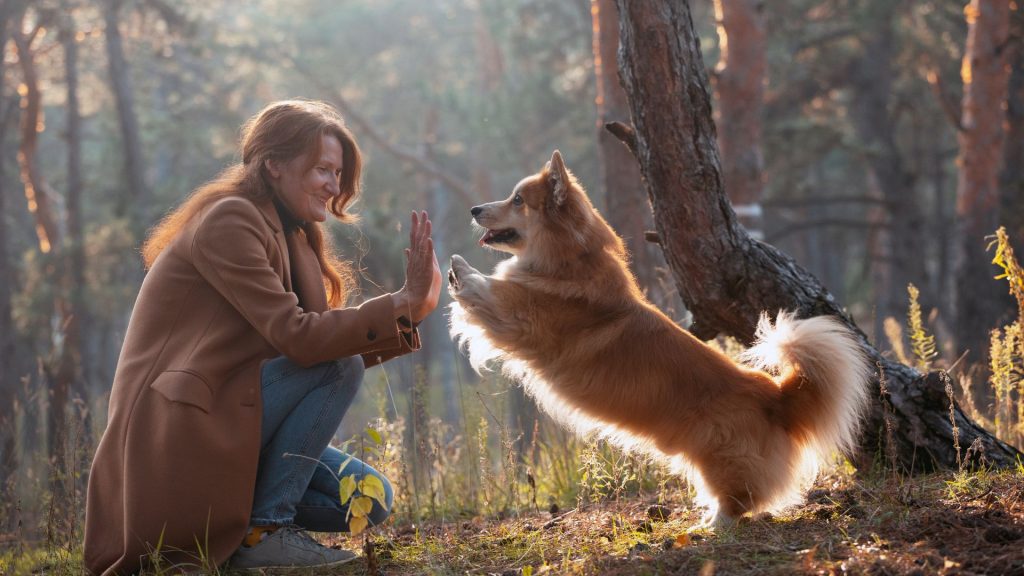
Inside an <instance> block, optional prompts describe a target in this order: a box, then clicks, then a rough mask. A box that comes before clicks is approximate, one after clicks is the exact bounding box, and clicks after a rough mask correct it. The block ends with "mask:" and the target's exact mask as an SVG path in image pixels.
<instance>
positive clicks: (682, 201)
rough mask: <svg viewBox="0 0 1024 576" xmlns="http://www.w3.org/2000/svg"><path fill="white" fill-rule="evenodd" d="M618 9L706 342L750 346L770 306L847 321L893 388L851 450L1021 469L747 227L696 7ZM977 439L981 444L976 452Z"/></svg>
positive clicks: (650, 176) (629, 87)
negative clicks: (732, 192)
mask: <svg viewBox="0 0 1024 576" xmlns="http://www.w3.org/2000/svg"><path fill="white" fill-rule="evenodd" d="M617 5H618V7H619V14H620V18H621V28H620V31H621V39H622V49H621V51H620V57H621V59H620V62H619V65H620V67H621V71H622V77H623V84H624V85H625V87H626V92H627V94H628V95H629V101H630V108H631V110H632V117H633V119H634V121H635V122H636V129H635V140H634V144H635V153H636V156H637V158H638V160H639V162H640V169H641V172H642V173H643V175H644V178H645V181H646V184H647V192H648V195H649V196H650V199H651V202H652V204H653V206H654V215H655V225H656V227H657V231H658V234H659V237H660V239H661V243H662V249H663V250H664V251H665V256H666V260H667V261H668V263H669V266H670V267H671V269H672V272H673V274H674V275H675V277H676V282H677V285H678V287H679V292H680V294H682V296H683V301H684V303H685V304H686V306H687V307H688V308H689V309H690V311H691V312H692V313H693V316H694V322H693V325H692V328H691V331H692V332H693V333H694V334H695V335H696V336H698V337H699V338H703V339H705V340H706V339H710V338H713V337H715V336H716V335H718V334H725V335H729V336H733V337H735V338H737V339H739V340H740V341H742V342H750V341H751V340H752V338H753V333H754V327H755V324H756V321H757V318H758V316H759V314H760V313H761V312H762V311H769V312H774V311H777V310H794V311H796V312H797V313H798V315H799V316H800V317H809V316H817V315H833V316H836V317H838V318H840V319H841V320H842V321H843V322H844V323H846V324H847V325H849V326H850V327H851V328H852V329H854V330H855V331H856V333H857V334H858V335H859V336H860V337H861V339H862V342H863V346H864V348H865V351H866V352H867V353H868V354H869V355H870V357H871V358H872V360H873V361H875V362H876V363H877V365H878V366H879V367H880V368H881V372H882V375H883V378H882V382H884V388H883V387H881V386H880V381H879V380H878V379H877V375H876V379H875V380H874V381H873V383H872V384H873V387H874V389H875V393H874V394H873V395H872V396H873V397H874V398H875V399H876V401H875V402H874V403H873V405H872V408H871V411H870V417H869V418H868V421H867V422H866V426H865V433H864V435H863V437H862V438H861V441H860V450H859V453H858V454H856V455H852V456H854V460H855V462H857V463H858V464H860V465H865V464H867V463H870V462H871V461H873V460H874V459H875V457H876V455H877V454H878V453H879V451H880V449H881V448H883V447H885V448H886V449H885V451H884V452H885V454H887V455H888V456H889V457H890V458H891V460H892V463H893V464H894V465H896V466H899V467H902V468H906V469H915V470H931V469H935V468H951V467H955V466H957V465H958V462H959V460H960V459H961V458H963V460H964V462H967V463H976V462H979V461H980V460H981V459H982V457H984V458H985V460H986V461H987V462H988V463H990V464H992V465H996V466H1011V465H1014V464H1016V458H1017V457H1018V456H1020V453H1019V452H1018V451H1017V450H1015V449H1014V448H1012V447H1010V446H1008V445H1006V444H1005V443H1003V442H1001V441H999V440H997V439H996V438H994V437H993V436H992V435H990V434H989V433H988V432H986V431H985V430H983V429H982V428H980V427H978V426H977V425H976V424H974V423H973V422H971V421H970V420H968V418H967V417H966V416H965V415H964V414H963V412H962V411H961V410H960V408H959V406H958V405H957V404H956V402H955V401H953V400H952V399H951V398H950V397H949V396H947V394H946V390H945V387H946V380H944V379H943V377H942V375H940V374H938V373H929V374H924V375H922V374H920V373H918V372H917V371H915V370H913V369H912V368H910V367H907V366H903V365H900V364H898V363H895V362H892V361H890V360H888V359H886V358H883V357H882V356H881V354H880V353H879V352H878V350H876V349H875V348H874V347H872V346H871V345H870V344H869V343H868V342H867V339H866V337H865V336H864V335H863V333H862V332H861V331H860V330H859V329H858V328H857V327H856V325H855V324H854V323H853V321H852V319H851V318H850V317H849V316H848V315H847V314H846V313H845V311H843V309H842V308H841V307H840V306H839V304H838V303H837V302H836V301H835V299H834V298H833V297H832V295H831V294H829V293H828V292H827V291H826V290H825V289H824V288H823V287H822V286H821V284H820V283H819V282H818V281H817V280H816V279H815V278H814V277H813V276H811V275H810V274H809V273H808V272H807V271H805V270H804V269H803V268H801V267H800V266H798V265H797V264H796V262H794V261H793V260H792V259H790V258H789V257H787V256H786V255H785V254H782V253H781V252H779V251H778V250H777V249H775V248H774V247H772V246H770V245H767V244H764V243H761V242H758V241H756V240H754V239H752V238H751V237H750V236H749V235H748V234H747V233H746V232H745V231H744V230H743V228H742V227H740V226H739V225H738V223H737V221H736V216H735V214H734V213H733V211H732V208H731V207H730V205H729V201H728V199H727V198H726V196H725V194H724V191H723V185H722V176H721V162H720V161H719V155H718V147H717V144H716V135H715V126H714V124H713V122H712V119H711V104H710V97H709V94H708V87H707V78H706V75H705V68H704V62H703V57H702V56H701V52H700V44H699V40H698V38H697V36H696V33H695V31H694V27H693V20H692V16H691V13H690V7H689V3H688V2H686V1H680V0H649V1H646V2H630V1H629V0H617ZM951 413H952V417H953V420H954V421H955V426H954V425H952V424H951V418H950V416H951ZM887 422H888V424H889V425H890V426H891V432H890V433H887V432H886V423H887ZM975 443H977V444H975ZM956 445H958V446H959V447H960V450H957V449H956V448H955V447H954V446H956ZM969 446H971V447H974V449H973V450H970V451H968V450H967V447H969ZM968 452H970V454H968Z"/></svg>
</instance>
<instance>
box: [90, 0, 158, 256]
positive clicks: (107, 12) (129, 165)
mask: <svg viewBox="0 0 1024 576" xmlns="http://www.w3.org/2000/svg"><path fill="white" fill-rule="evenodd" d="M123 3H124V2H123V0H104V2H103V7H102V9H103V19H104V22H105V25H106V31H105V37H106V45H107V65H108V67H109V71H110V85H111V88H112V89H113V91H114V100H115V101H116V102H117V118H118V123H119V125H120V127H121V147H122V150H123V151H124V163H125V164H124V169H125V173H126V175H127V178H128V190H127V191H126V193H125V194H124V195H122V197H121V198H120V199H119V202H118V204H117V215H118V216H120V217H130V218H131V220H132V222H133V230H134V232H135V234H136V237H140V236H141V235H142V233H143V231H144V227H145V225H146V222H147V220H146V218H145V216H146V209H145V205H146V199H147V198H148V196H149V191H148V187H147V186H146V176H145V175H146V163H145V159H144V158H143V155H142V138H141V136H140V135H139V121H138V116H137V115H136V114H135V97H134V95H133V92H132V86H131V79H130V74H129V71H128V63H127V61H126V60H125V57H124V41H123V40H122V39H121V29H120V28H119V27H118V25H119V20H120V13H121V6H122V5H123Z"/></svg>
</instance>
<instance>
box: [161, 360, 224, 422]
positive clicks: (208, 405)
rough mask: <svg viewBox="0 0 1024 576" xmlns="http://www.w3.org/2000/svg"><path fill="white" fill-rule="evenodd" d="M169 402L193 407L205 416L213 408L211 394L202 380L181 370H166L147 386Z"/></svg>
mask: <svg viewBox="0 0 1024 576" xmlns="http://www.w3.org/2000/svg"><path fill="white" fill-rule="evenodd" d="M149 387H150V388H152V389H153V390H156V391H157V392H159V393H160V394H161V395H162V396H163V397H164V398H167V399H168V400H170V401H171V402H180V403H182V404H188V405H190V406H195V407H196V408H199V409H200V410H202V411H203V412H206V413H207V414H209V413H210V410H211V409H212V407H213V393H212V392H210V387H209V386H207V385H206V382H204V381H203V379H202V378H200V377H199V376H197V375H196V374H193V373H191V372H185V371H183V370H168V371H166V372H164V373H163V374H161V375H159V376H157V377H156V380H154V381H153V383H152V384H150V385H149Z"/></svg>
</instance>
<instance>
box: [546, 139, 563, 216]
mask: <svg viewBox="0 0 1024 576" xmlns="http://www.w3.org/2000/svg"><path fill="white" fill-rule="evenodd" d="M545 168H546V169H547V171H548V183H549V184H551V198H552V200H554V203H555V206H556V207H559V206H561V205H562V203H564V202H565V197H566V195H567V194H568V193H569V171H568V170H567V169H566V168H565V162H564V161H563V160H562V154H561V152H559V151H558V150H555V151H554V152H553V153H552V154H551V161H550V162H548V163H547V165H546V166H545Z"/></svg>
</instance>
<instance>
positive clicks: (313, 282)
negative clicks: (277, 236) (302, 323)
mask: <svg viewBox="0 0 1024 576" xmlns="http://www.w3.org/2000/svg"><path fill="white" fill-rule="evenodd" d="M286 240H287V242H288V253H289V254H290V255H291V261H292V270H294V271H295V284H296V285H295V286H293V287H292V288H293V290H294V292H295V294H297V295H298V297H299V306H302V309H303V310H305V311H306V312H318V313H323V312H326V311H327V290H326V289H325V288H324V277H323V274H321V273H320V263H319V262H318V261H317V259H316V253H314V252H313V247H312V246H310V245H309V242H308V241H307V240H306V234H305V233H304V232H295V233H294V234H288V235H287V239H286Z"/></svg>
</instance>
